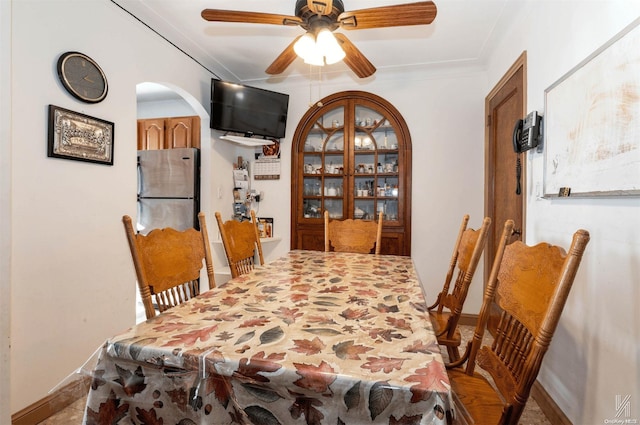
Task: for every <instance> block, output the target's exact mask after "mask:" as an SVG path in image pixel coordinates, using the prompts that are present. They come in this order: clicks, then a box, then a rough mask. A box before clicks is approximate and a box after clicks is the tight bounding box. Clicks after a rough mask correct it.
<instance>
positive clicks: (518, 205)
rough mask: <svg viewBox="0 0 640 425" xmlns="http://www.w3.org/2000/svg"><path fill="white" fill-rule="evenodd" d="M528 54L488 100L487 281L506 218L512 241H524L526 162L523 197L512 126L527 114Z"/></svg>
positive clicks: (486, 188)
mask: <svg viewBox="0 0 640 425" xmlns="http://www.w3.org/2000/svg"><path fill="white" fill-rule="evenodd" d="M526 59H527V57H526V52H524V53H523V54H522V55H520V57H519V58H518V60H517V61H516V62H515V63H514V64H513V65H512V67H511V68H510V69H509V71H508V72H507V73H506V74H505V76H504V77H503V78H502V80H500V82H499V83H498V84H497V85H496V87H495V88H494V89H493V90H492V91H491V92H490V93H489V95H488V96H487V98H486V100H485V112H486V115H487V120H486V129H485V140H486V145H485V167H486V169H485V176H486V177H485V178H486V181H485V215H487V216H488V217H491V219H492V223H493V224H492V226H491V228H490V229H489V236H488V238H487V247H486V250H485V256H484V258H485V279H484V281H485V282H486V281H487V279H488V277H489V273H490V272H491V266H492V265H493V259H494V257H495V250H496V248H497V246H498V240H499V239H500V235H501V234H502V229H503V227H504V223H505V221H506V220H507V219H512V220H513V221H514V234H513V236H512V240H511V242H513V241H515V240H517V239H520V240H522V237H523V235H522V232H523V229H524V205H525V199H524V198H525V194H526V188H525V186H524V184H525V181H526V179H525V176H526V172H525V171H526V170H525V168H526V159H525V156H524V154H520V155H522V159H521V164H522V176H521V184H522V191H521V194H517V193H516V186H517V180H516V160H517V155H518V154H516V153H515V152H514V151H513V142H512V136H513V127H514V125H515V123H516V121H517V120H518V119H521V118H523V117H524V116H525V115H526V93H525V89H526Z"/></svg>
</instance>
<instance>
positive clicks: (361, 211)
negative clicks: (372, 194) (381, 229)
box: [353, 199, 375, 220]
mask: <svg viewBox="0 0 640 425" xmlns="http://www.w3.org/2000/svg"><path fill="white" fill-rule="evenodd" d="M374 211H375V210H374V200H373V199H356V200H355V202H354V205H353V218H354V219H356V220H373V219H374V218H375V214H374Z"/></svg>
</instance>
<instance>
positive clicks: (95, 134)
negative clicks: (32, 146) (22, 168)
mask: <svg viewBox="0 0 640 425" xmlns="http://www.w3.org/2000/svg"><path fill="white" fill-rule="evenodd" d="M47 156H49V157H52V158H64V159H72V160H76V161H87V162H95V163H98V164H104V165H113V123H112V122H109V121H104V120H101V119H98V118H94V117H90V116H89V115H84V114H81V113H79V112H73V111H70V110H68V109H64V108H60V107H59V106H55V105H49V143H48V149H47Z"/></svg>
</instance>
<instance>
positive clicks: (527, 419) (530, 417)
mask: <svg viewBox="0 0 640 425" xmlns="http://www.w3.org/2000/svg"><path fill="white" fill-rule="evenodd" d="M461 331H462V338H463V345H464V344H465V341H466V340H467V339H468V338H470V337H471V336H472V335H473V327H471V326H461ZM444 355H445V356H446V350H445V351H444ZM84 403H85V398H84V397H83V398H81V399H80V400H78V401H76V402H75V403H73V404H72V405H70V406H69V407H67V408H66V409H64V410H63V411H61V412H59V413H57V414H55V415H54V416H52V417H50V418H48V419H46V420H45V421H43V422H40V423H39V424H38V425H80V424H81V423H82V417H83V415H84ZM520 425H551V422H549V420H548V419H547V417H546V416H545V415H544V413H542V410H540V407H539V406H538V403H536V401H535V400H534V399H532V398H529V401H528V402H527V406H526V407H525V409H524V413H523V414H522V417H521V418H520Z"/></svg>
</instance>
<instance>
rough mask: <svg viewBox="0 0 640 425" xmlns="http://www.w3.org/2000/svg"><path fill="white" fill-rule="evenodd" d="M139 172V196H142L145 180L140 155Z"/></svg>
mask: <svg viewBox="0 0 640 425" xmlns="http://www.w3.org/2000/svg"><path fill="white" fill-rule="evenodd" d="M137 173H138V198H139V197H140V193H142V188H143V187H144V182H143V181H142V176H143V174H142V166H141V165H140V158H139V157H138V167H137Z"/></svg>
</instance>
